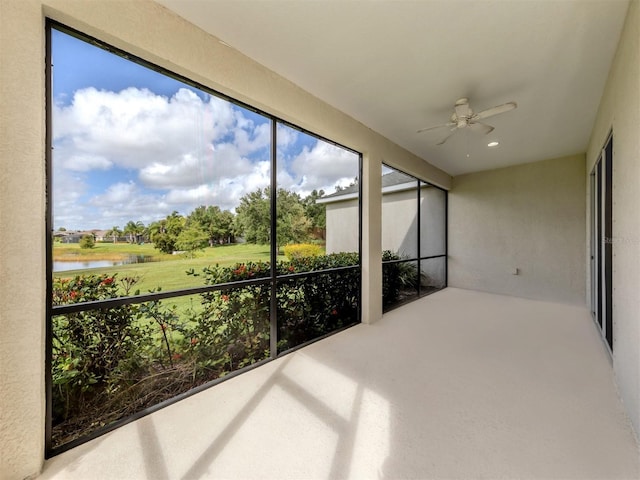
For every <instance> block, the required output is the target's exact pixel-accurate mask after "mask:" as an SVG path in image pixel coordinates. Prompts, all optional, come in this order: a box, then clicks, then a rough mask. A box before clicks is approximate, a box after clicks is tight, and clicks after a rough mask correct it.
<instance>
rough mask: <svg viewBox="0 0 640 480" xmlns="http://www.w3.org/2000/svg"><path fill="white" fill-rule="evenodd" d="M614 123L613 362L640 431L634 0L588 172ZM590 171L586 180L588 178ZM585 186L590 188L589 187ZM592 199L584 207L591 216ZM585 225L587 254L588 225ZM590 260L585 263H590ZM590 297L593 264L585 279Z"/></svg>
mask: <svg viewBox="0 0 640 480" xmlns="http://www.w3.org/2000/svg"><path fill="white" fill-rule="evenodd" d="M611 129H613V368H614V371H615V374H616V381H617V384H618V389H619V391H620V395H621V397H622V400H623V402H624V404H625V406H626V409H627V412H628V413H629V416H630V417H631V421H632V423H633V425H634V428H635V431H636V435H637V436H640V295H639V292H640V4H639V2H638V1H637V0H633V1H632V2H631V4H630V7H629V12H628V14H627V19H626V22H625V26H624V30H623V32H622V36H621V38H620V43H619V45H618V50H617V52H616V56H615V59H614V61H613V64H612V67H611V71H610V72H609V78H608V80H607V84H606V87H605V91H604V95H603V97H602V100H601V103H600V109H599V111H598V116H597V119H596V124H595V126H594V129H593V133H592V135H591V141H590V143H589V149H588V151H587V174H589V173H590V172H591V171H592V170H593V167H594V165H595V163H596V161H597V159H598V157H599V155H600V151H601V149H602V148H603V147H604V144H605V142H606V140H607V137H608V135H609V131H610V130H611ZM588 180H589V178H588V175H587V180H586V182H585V183H588ZM588 191H589V190H588V187H587V192H588ZM589 205H590V199H589V198H588V197H587V201H586V204H585V206H584V208H585V209H586V214H585V216H586V217H587V218H589ZM588 226H589V225H588V223H587V228H586V230H585V232H586V238H587V242H586V245H587V247H586V248H587V249H586V250H585V252H584V254H585V256H586V257H587V258H589V255H590V253H589V249H588V245H589V243H588V242H589V238H590V232H589V228H588ZM588 266H589V264H588V263H587V267H588ZM586 287H587V288H586V292H587V295H586V299H585V301H586V302H587V304H588V303H589V301H590V287H591V285H590V280H589V269H588V268H587V281H586Z"/></svg>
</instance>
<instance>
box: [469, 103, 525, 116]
mask: <svg viewBox="0 0 640 480" xmlns="http://www.w3.org/2000/svg"><path fill="white" fill-rule="evenodd" d="M517 107H518V104H517V103H516V102H508V103H503V104H502V105H498V106H496V107H491V108H487V109H486V110H483V111H482V112H478V113H476V114H475V115H474V116H473V118H474V119H476V118H477V119H478V120H482V119H483V118H489V117H493V116H494V115H500V114H501V113H505V112H508V111H510V110H513V109H514V108H517Z"/></svg>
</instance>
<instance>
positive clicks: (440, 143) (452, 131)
mask: <svg viewBox="0 0 640 480" xmlns="http://www.w3.org/2000/svg"><path fill="white" fill-rule="evenodd" d="M457 130H458V129H457V128H453V129H451V133H450V134H449V135H447V136H446V137H444V138H443V139H442V140H440V141H439V142H438V143H436V145H442V144H443V143H444V142H446V141H447V140H449V138H451V136H452V135H453V134H454V133H456V131H457Z"/></svg>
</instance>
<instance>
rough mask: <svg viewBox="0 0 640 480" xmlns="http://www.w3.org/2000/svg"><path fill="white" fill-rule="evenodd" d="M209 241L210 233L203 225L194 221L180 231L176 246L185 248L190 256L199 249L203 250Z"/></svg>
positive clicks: (180, 248)
mask: <svg viewBox="0 0 640 480" xmlns="http://www.w3.org/2000/svg"><path fill="white" fill-rule="evenodd" d="M208 242H209V235H208V234H207V232H205V231H204V230H203V229H202V227H201V226H200V225H198V224H196V223H192V224H191V225H190V226H188V227H186V228H185V229H184V230H182V231H181V232H180V234H179V235H178V237H177V238H176V247H177V248H178V250H184V251H185V252H187V253H188V254H189V255H190V256H194V255H195V252H196V251H198V250H203V249H204V248H205V247H206V246H207V244H208Z"/></svg>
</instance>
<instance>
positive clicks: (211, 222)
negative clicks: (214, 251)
mask: <svg viewBox="0 0 640 480" xmlns="http://www.w3.org/2000/svg"><path fill="white" fill-rule="evenodd" d="M233 221H234V217H233V213H231V212H230V211H228V210H220V207H218V206H215V205H214V206H209V207H205V206H204V205H201V206H199V207H198V208H196V209H195V210H194V211H193V212H191V213H190V214H189V216H188V217H187V225H188V226H190V225H191V224H195V225H199V226H200V227H201V229H202V230H203V231H204V232H205V233H206V234H207V236H208V243H209V246H211V247H212V246H214V245H215V244H217V243H225V242H226V243H231V239H232V238H233V234H234V222H233Z"/></svg>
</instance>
